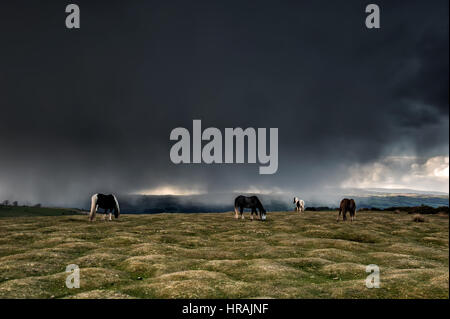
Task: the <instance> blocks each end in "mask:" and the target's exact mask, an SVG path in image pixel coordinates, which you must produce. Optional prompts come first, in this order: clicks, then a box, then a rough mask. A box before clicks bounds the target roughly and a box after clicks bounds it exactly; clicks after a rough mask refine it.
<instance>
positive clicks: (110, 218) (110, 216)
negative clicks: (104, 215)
mask: <svg viewBox="0 0 450 319" xmlns="http://www.w3.org/2000/svg"><path fill="white" fill-rule="evenodd" d="M109 220H110V221H111V220H112V213H111V212H110V213H109Z"/></svg>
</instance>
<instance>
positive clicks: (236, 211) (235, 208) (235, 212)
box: [234, 206, 239, 219]
mask: <svg viewBox="0 0 450 319" xmlns="http://www.w3.org/2000/svg"><path fill="white" fill-rule="evenodd" d="M234 218H236V219H238V218H239V217H238V210H237V207H236V206H234Z"/></svg>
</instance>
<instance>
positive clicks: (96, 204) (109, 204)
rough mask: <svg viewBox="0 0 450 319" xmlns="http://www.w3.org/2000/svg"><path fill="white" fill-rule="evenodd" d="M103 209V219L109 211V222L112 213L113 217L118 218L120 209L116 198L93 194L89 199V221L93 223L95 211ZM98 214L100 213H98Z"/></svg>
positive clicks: (110, 195)
mask: <svg viewBox="0 0 450 319" xmlns="http://www.w3.org/2000/svg"><path fill="white" fill-rule="evenodd" d="M98 208H102V209H104V210H105V211H104V214H105V215H104V217H103V219H105V217H106V214H107V212H108V211H109V220H112V218H111V213H112V212H113V211H114V217H115V218H119V215H120V208H119V202H118V201H117V198H116V196H114V195H112V194H109V195H104V194H94V195H92V197H91V212H90V214H89V220H90V221H93V220H94V218H95V213H97V209H98ZM99 213H100V212H99Z"/></svg>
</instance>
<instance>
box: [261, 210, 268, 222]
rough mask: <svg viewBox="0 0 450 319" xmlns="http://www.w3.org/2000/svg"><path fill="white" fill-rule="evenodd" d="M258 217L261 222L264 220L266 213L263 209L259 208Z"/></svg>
mask: <svg viewBox="0 0 450 319" xmlns="http://www.w3.org/2000/svg"><path fill="white" fill-rule="evenodd" d="M259 215H260V217H261V220H262V221H265V220H266V217H267V213H266V210H265V209H264V208H261V209H260V210H259Z"/></svg>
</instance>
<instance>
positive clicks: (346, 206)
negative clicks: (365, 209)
mask: <svg viewBox="0 0 450 319" xmlns="http://www.w3.org/2000/svg"><path fill="white" fill-rule="evenodd" d="M347 212H349V213H350V221H353V219H356V204H355V201H354V200H353V199H348V198H344V199H343V200H341V205H340V207H339V214H338V216H337V219H336V221H337V222H338V221H339V217H340V216H341V213H342V220H344V221H345V220H347V216H346V215H347Z"/></svg>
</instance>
